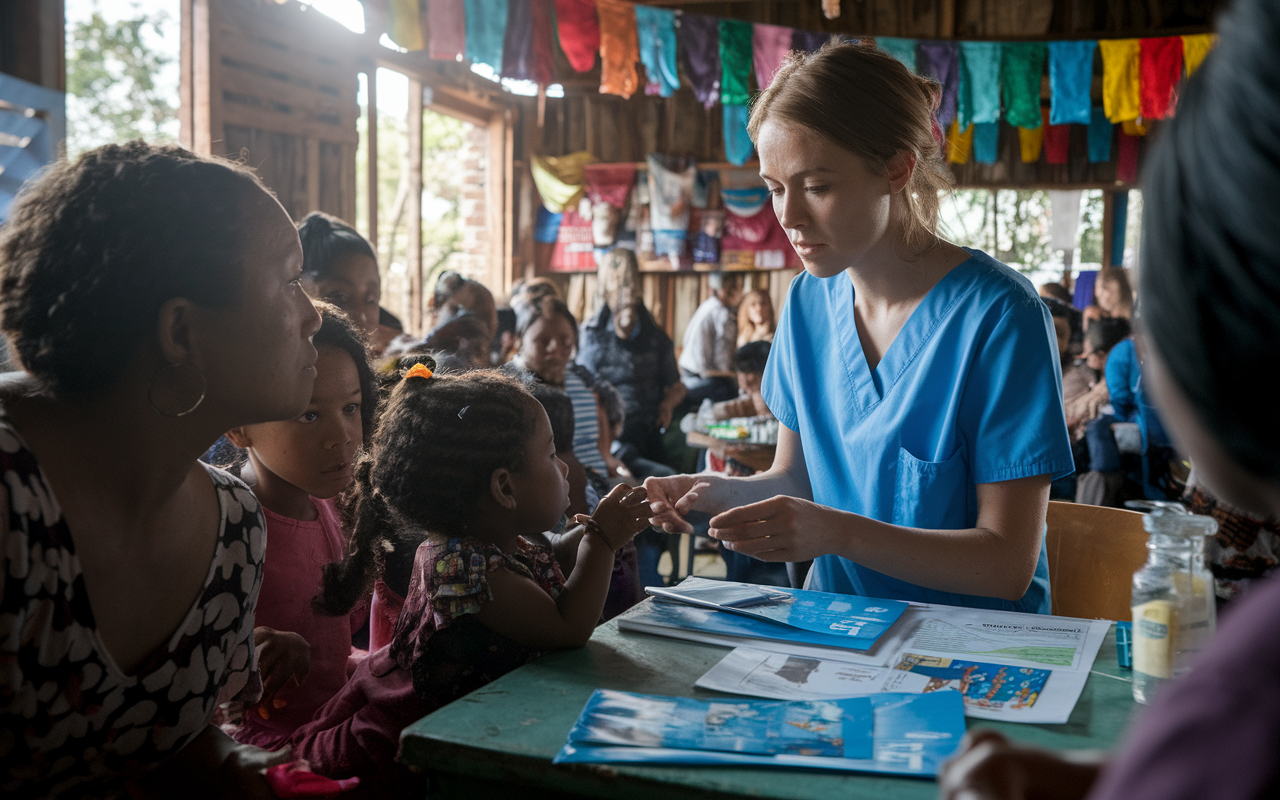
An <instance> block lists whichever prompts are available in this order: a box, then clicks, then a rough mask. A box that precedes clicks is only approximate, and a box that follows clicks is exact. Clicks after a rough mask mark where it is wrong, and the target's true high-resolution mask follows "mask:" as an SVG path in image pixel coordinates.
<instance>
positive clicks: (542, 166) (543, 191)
mask: <svg viewBox="0 0 1280 800" xmlns="http://www.w3.org/2000/svg"><path fill="white" fill-rule="evenodd" d="M595 160H596V159H595V156H593V155H591V154H590V153H588V152H587V151H586V150H582V151H579V152H577V153H570V154H569V155H567V156H560V157H558V158H557V157H555V156H534V157H533V162H532V163H531V164H530V165H529V166H530V170H531V171H532V172H533V185H534V186H536V187H537V188H538V194H539V195H541V196H542V204H543V205H544V206H546V207H547V210H548V211H551V212H554V213H556V214H563V213H564V211H565V209H566V208H570V207H576V206H577V205H578V201H579V200H581V199H582V191H583V184H584V183H586V173H585V170H584V167H586V165H587V164H589V163H591V162H592V161H595Z"/></svg>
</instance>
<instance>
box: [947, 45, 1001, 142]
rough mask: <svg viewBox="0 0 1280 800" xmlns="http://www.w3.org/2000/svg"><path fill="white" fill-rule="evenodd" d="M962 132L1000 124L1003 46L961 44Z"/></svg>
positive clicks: (960, 100) (959, 100) (960, 101)
mask: <svg viewBox="0 0 1280 800" xmlns="http://www.w3.org/2000/svg"><path fill="white" fill-rule="evenodd" d="M957 116H958V117H959V119H960V130H964V129H965V128H967V127H969V123H971V122H972V123H975V124H979V125H981V124H983V123H987V122H999V121H1000V43H999V42H961V43H960V96H959V98H958V103H957Z"/></svg>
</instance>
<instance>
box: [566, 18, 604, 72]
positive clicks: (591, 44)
mask: <svg viewBox="0 0 1280 800" xmlns="http://www.w3.org/2000/svg"><path fill="white" fill-rule="evenodd" d="M556 27H557V29H558V30H559V32H560V49H561V50H563V51H564V55H565V57H566V58H567V59H569V65H570V66H571V67H573V68H574V69H576V70H577V71H578V72H590V71H591V68H592V67H594V66H595V64H596V53H597V52H598V51H599V50H600V21H599V20H598V19H597V18H596V2H595V0H556Z"/></svg>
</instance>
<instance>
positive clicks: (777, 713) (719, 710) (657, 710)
mask: <svg viewBox="0 0 1280 800" xmlns="http://www.w3.org/2000/svg"><path fill="white" fill-rule="evenodd" d="M964 730H965V727H964V718H963V713H962V710H961V703H960V699H959V696H958V695H957V694H955V693H954V692H943V693H938V694H931V695H928V694H927V695H914V694H878V695H874V696H871V697H859V698H852V699H841V700H826V701H811V702H784V703H773V702H762V701H710V702H708V701H703V700H694V699H690V698H685V697H662V696H657V695H641V694H632V693H630V692H616V691H609V690H597V691H596V692H595V693H594V694H592V696H591V699H590V700H588V701H587V705H586V707H585V708H584V709H583V711H582V715H581V716H580V717H579V718H578V722H577V724H576V725H574V727H573V730H572V731H570V733H569V738H568V741H567V742H566V743H565V746H564V748H563V749H561V751H560V753H559V754H558V755H557V756H556V758H555V763H557V764H563V763H570V764H572V763H612V764H617V763H632V764H722V765H735V764H739V765H763V766H780V767H808V768H814V769H834V770H850V771H860V772H883V773H892V774H903V775H919V776H933V775H936V774H937V770H938V766H939V765H940V764H941V763H942V761H943V760H944V759H946V758H947V757H948V756H950V755H951V754H952V753H953V752H954V751H955V749H956V748H957V747H958V746H959V744H960V739H961V737H962V736H964Z"/></svg>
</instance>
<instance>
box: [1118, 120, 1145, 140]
mask: <svg viewBox="0 0 1280 800" xmlns="http://www.w3.org/2000/svg"><path fill="white" fill-rule="evenodd" d="M1120 130H1122V131H1124V132H1125V133H1127V134H1129V135H1130V136H1146V135H1147V126H1146V125H1143V124H1141V123H1139V122H1138V121H1137V120H1136V119H1126V120H1125V121H1124V122H1121V123H1120Z"/></svg>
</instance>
